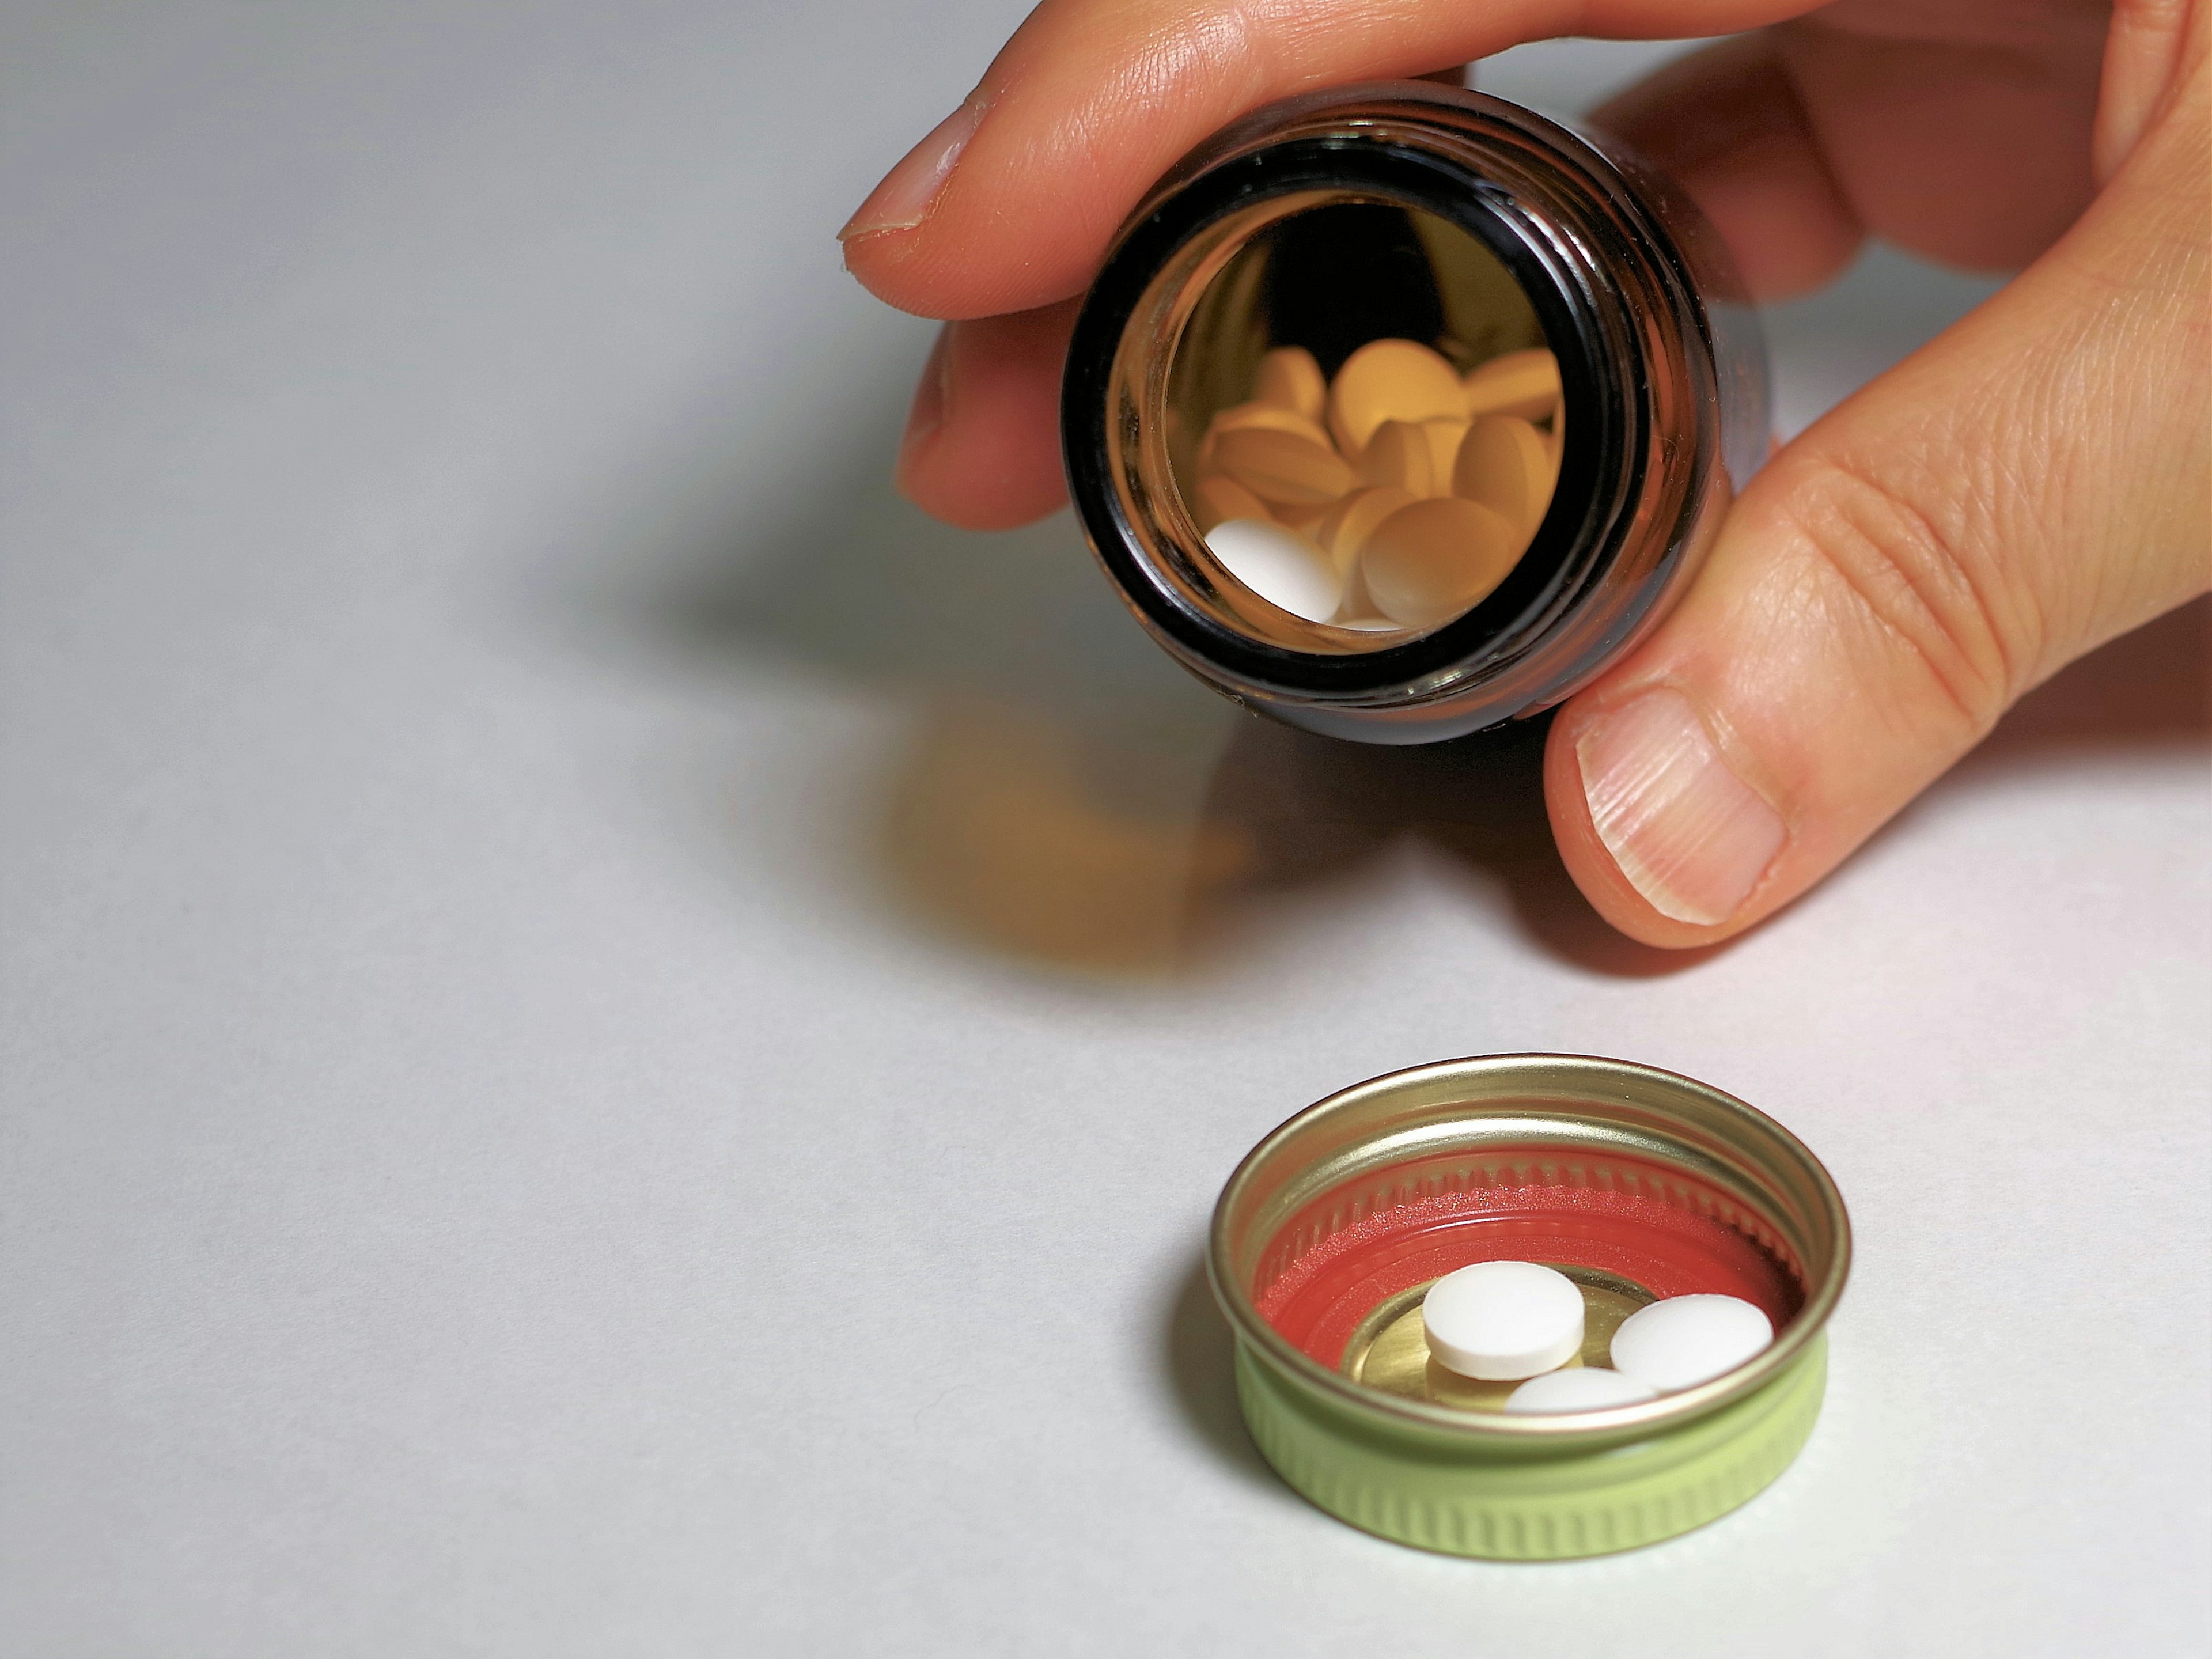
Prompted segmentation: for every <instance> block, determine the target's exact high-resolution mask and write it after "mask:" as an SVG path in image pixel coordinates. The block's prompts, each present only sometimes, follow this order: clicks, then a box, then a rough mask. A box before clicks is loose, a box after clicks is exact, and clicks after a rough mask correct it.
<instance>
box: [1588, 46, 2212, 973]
mask: <svg viewBox="0 0 2212 1659" xmlns="http://www.w3.org/2000/svg"><path fill="white" fill-rule="evenodd" d="M2191 78H2192V80H2193V82H2194V85H2193V86H2191V88H2189V89H2188V90H2186V91H2185V92H2184V93H2183V94H2182V96H2181V97H2180V98H2179V99H2178V100H2176V101H2175V103H2174V105H2173V106H2170V108H2169V110H2168V112H2167V118H2166V119H2165V120H2163V121H2161V122H2160V123H2159V124H2158V125H2157V126H2155V127H2154V129H2153V130H2152V131H2148V132H2147V133H2145V134H2144V135H2143V137H2142V141H2141V142H2140V143H2138V144H2137V146H2136V149H2135V150H2134V152H2133V154H2132V155H2130V158H2129V160H2128V161H2127V164H2126V165H2125V166H2124V167H2123V168H2122V170H2121V172H2120V173H2119V174H2118V176H2117V177H2116V178H2115V179H2113V180H2112V184H2111V185H2108V186H2107V188H2106V191H2104V193H2103V194H2102V195H2101V196H2100V197H2099V198H2098V200H2097V201H2096V202H2095V203H2094V204H2092V206H2091V208H2090V210H2089V211H2088V212H2087V214H2086V215H2085V216H2083V218H2082V219H2081V222H2079V223H2078V224H2076V225H2075V228H2073V229H2072V230H2071V231H2069V233H2068V234H2067V235H2066V237H2065V238H2064V239H2063V240H2061V241H2060V242H2059V243H2058V244H2057V246H2054V247H2053V248H2052V249H2051V251H2050V252H2047V253H2046V254H2045V256H2044V257H2043V258H2041V259H2040V260H2039V261H2038V262H2037V263H2036V264H2035V265H2033V267H2031V268H2030V269H2029V270H2027V272H2025V273H2024V274H2022V275H2021V276H2020V277H2019V278H2017V279H2016V280H2015V282H2013V283H2011V284H2010V285H2008V287H2007V288H2006V289H2004V290H2003V291H2002V293H2000V294H1998V295H1996V296H1995V297H1994V298H1992V299H1991V300H1990V301H1988V302H1987V303H1986V304H1984V306H1983V307H1980V308H1979V309H1978V311H1976V312H1975V313H1973V314H1972V315H1971V316H1969V317H1967V318H1966V319H1964V320H1963V321H1962V322H1960V324H1959V325H1956V326H1955V327H1954V328H1953V329H1951V330H1950V331H1948V332H1947V333H1945V334H1944V335H1942V337H1939V338H1937V339H1936V341H1934V342H1933V343H1930V344H1929V346H1928V347H1926V348H1925V349H1923V350H1921V351H1920V352H1918V353H1917V354H1916V355H1915V356H1913V357H1911V358H1910V359H1908V360H1907V361H1906V362H1904V363H1903V364H1901V365H1899V367H1898V368H1896V369H1894V370H1893V371H1892V372H1891V373H1889V374H1886V375H1884V376H1882V377H1881V379H1879V380H1876V381H1875V382H1874V383H1873V384H1872V385H1870V386H1868V387H1867V388H1866V389H1865V390H1864V391H1863V392H1860V393H1859V394H1858V395H1857V396H1856V397H1854V398H1851V399H1850V400H1849V401H1848V402H1846V403H1845V404H1842V405H1841V406H1839V407H1838V409H1837V410H1834V411H1833V412H1832V414H1830V415H1829V416H1827V417H1826V418H1825V419H1823V420H1822V421H1821V422H1819V423H1818V424H1817V425H1815V426H1814V427H1813V428H1810V429H1809V430H1808V431H1807V432H1806V433H1805V434H1804V435H1803V436H1802V437H1801V438H1800V439H1799V440H1798V441H1796V443H1794V444H1792V445H1790V447H1788V448H1787V449H1785V450H1784V451H1783V452H1782V453H1780V454H1779V455H1778V456H1777V457H1776V459H1774V460H1773V461H1772V462H1771V463H1770V464H1769V465H1767V466H1766V467H1765V470H1764V471H1761V472H1760V473H1759V475H1758V477H1756V478H1754V479H1753V481H1752V483H1751V484H1750V485H1749V487H1748V488H1747V489H1746V491H1745V493H1744V495H1743V496H1742V497H1741V499H1740V500H1739V501H1737V502H1736V503H1735V507H1733V509H1732V510H1731V511H1730V513H1729V518H1728V520H1727V522H1726V523H1725V524H1724V525H1723V528H1722V532H1721V534H1720V536H1719V538H1718V539H1717V542H1716V544H1715V546H1714V548H1713V550H1712V552H1711V556H1710V558H1709V561H1708V562H1707V564H1706V566H1705V568H1704V569H1703V570H1702V571H1701V572H1700V573H1699V577H1698V580H1696V582H1695V583H1694V584H1693V586H1692V589H1691V591H1690V592H1688V593H1687V594H1686V596H1685V598H1684V599H1683V602H1682V604H1681V605H1680V606H1679V607H1678V608H1677V609H1676V610H1675V611H1674V612H1673V613H1672V614H1671V615H1670V616H1669V617H1668V618H1667V619H1666V621H1665V622H1664V623H1662V624H1661V625H1660V627H1659V628H1658V629H1656V630H1655V632H1654V633H1653V635H1652V636H1651V638H1650V640H1649V641H1646V642H1645V643H1644V645H1642V646H1641V647H1638V649H1637V650H1636V651H1635V652H1634V653H1632V655H1631V656H1630V657H1629V659H1627V660H1626V661H1625V662H1623V663H1622V664H1620V665H1619V666H1617V667H1616V668H1614V669H1613V670H1611V671H1608V672H1607V674H1605V675H1604V676H1603V677H1601V678H1600V679H1599V680H1598V681H1596V682H1595V684H1592V685H1591V686H1589V688H1588V689H1586V690H1583V692H1582V693H1580V694H1579V695H1578V696H1576V697H1575V698H1574V699H1573V700H1572V701H1571V702H1570V703H1569V704H1568V705H1567V707H1566V708H1565V709H1564V710H1563V711H1562V712H1561V714H1560V716H1559V719H1558V720H1557V721H1555V722H1554V724H1553V730H1552V733H1551V737H1550V739H1549V746H1548V749H1547V755H1546V763H1545V788H1546V794H1547V800H1548V802H1549V805H1550V809H1551V816H1552V822H1553V829H1554V831H1555V833H1556V834H1557V836H1558V837H1559V847H1560V851H1561V854H1562V855H1563V857H1564V858H1565V861H1566V864H1567V866H1568V868H1569V870H1570V871H1571V872H1572V874H1573V876H1574V878H1575V880H1576V882H1577V884H1579V885H1580V886H1581V888H1582V889H1583V892H1584V893H1586V894H1587V895H1588V896H1589V898H1590V900H1591V902H1593V903H1594V904H1595V905H1596V907H1597V908H1598V909H1599V910H1600V911H1601V912H1602V913H1603V914H1604V915H1605V916H1606V918H1607V920H1608V921H1611V922H1612V923H1613V925H1614V926H1615V927H1619V928H1620V929H1621V930H1622V931H1623V932H1624V933H1629V934H1631V935H1632V936H1634V937H1635V938H1637V939H1643V940H1644V941H1646V942H1647V943H1650V944H1654V945H1704V944H1710V943H1712V942H1714V941H1716V940H1718V939H1725V938H1727V937H1729V935H1730V934H1732V933H1737V932H1740V931H1741V930H1742V929H1743V928H1745V927H1749V926H1751V925H1752V924H1753V923H1754V922H1756V921H1759V920H1760V919H1761V918H1762V917H1765V916H1766V915H1770V914H1771V913H1772V912H1773V911H1774V910H1776V909H1778V908H1780V907H1781V906H1782V905H1784V904H1786V903H1788V902H1790V900H1791V899H1793V898H1795V897H1796V896H1797V895H1798V894H1800V893H1802V892H1803V891H1804V890H1806V889H1807V888H1808V887H1810V886H1812V885H1813V884H1814V883H1815V882H1817V881H1819V880H1820V878H1821V877H1823V876H1825V875H1826V873H1827V872H1829V871H1830V870H1832V869H1833V868H1834V867H1835V866H1837V865H1838V863H1840V862H1841V861H1842V860H1844V858H1845V857H1846V856H1848V855H1849V854H1850V852H1851V851H1852V849H1853V848H1856V847H1857V846H1858V844H1859V843H1860V842H1863V840H1865V839H1866V837H1867V836H1869V835H1870V834H1872V833H1873V832H1874V830H1875V829H1877V828H1878V827H1880V825H1881V823H1883V822H1884V820H1886V819H1887V818H1888V817H1890V815H1891V814H1893V812H1895V811H1897V810H1898V809H1899V807H1901V806H1903V805H1905V803H1906V802H1907V801H1909V800H1911V799H1912V797H1913V796H1914V795H1916V794H1917V793H1919V791H1920V790H1921V789H1923V788H1924V787H1926V786H1927V785H1928V784H1929V782H1931V781H1934V780H1935V779H1936V777H1937V776H1939V775H1941V774H1942V772H1943V771H1944V770H1945V769H1947V768H1948V767H1949V766H1950V765H1951V764H1952V763H1953V762H1954V761H1956V760H1957V759H1958V758H1959V757H1960V756H1961V755H1963V754H1964V753H1965V752H1966V750H1968V749H1970V748H1972V746H1973V745H1974V744H1976V743H1977V742H1978V741H1979V740H1980V738H1982V736H1983V735H1984V733H1985V732H1988V730H1989V729H1990V726H1992V725H1993V724H1994V723H1995V722H1996V719H1997V717H1998V715H2000V714H2002V713H2003V711H2004V710H2005V708H2007V707H2008V706H2009V705H2010V704H2011V703H2012V702H2013V701H2014V700H2015V699H2016V698H2017V697H2018V696H2020V695H2021V693H2023V692H2025V691H2026V690H2028V689H2030V688H2031V687H2032V686H2033V685H2034V684H2037V683H2038V682H2039V681H2040V680H2042V679H2045V678H2047V677H2049V676H2050V675H2051V674H2052V673H2054V672H2056V671H2057V670H2058V669H2059V668H2060V667H2062V666H2063V665H2065V663H2067V662H2068V661H2069V660H2070V659H2072V658H2074V657H2075V656H2078V655H2080V654H2081V653H2083V652H2085V651H2087V650H2089V649H2090V648H2092V647H2094V646H2096V645H2099V644H2100V643H2102V642H2103V641H2105V640H2106V639H2109V638H2111V637H2112V635H2116V634H2118V633H2120V632H2122V631H2124V630H2125V629H2129V628H2132V627H2134V626H2136V624H2137V623H2142V622H2145V621H2148V619H2149V618H2150V617H2154V616H2155V615H2157V614H2158V613H2159V612H2160V611H2163V610H2166V609H2167V608H2168V607H2170V606H2172V605H2178V604H2180V603H2181V602H2183V601H2184V600H2185V599H2188V598H2190V597H2191V596H2192V595H2193V594H2195V593H2197V592H2202V591H2203V590H2204V589H2205V587H2207V586H2212V532H2208V523H2212V339H2209V338H2208V335H2212V305H2209V304H2208V298H2209V297H2212V296H2209V295H2208V285H2207V248H2208V244H2212V226H2208V218H2212V214H2208V210H2207V203H2208V200H2212V192H2207V191H2204V190H2203V187H2202V185H2203V179H2205V178H2207V177H2208V176H2212V155H2208V149H2212V144H2208V142H2207V133H2208V122H2207V120H2206V113H2207V105H2208V101H2212V100H2209V99H2208V94H2209V93H2212V87H2208V83H2207V81H2206V77H2205V76H2203V75H2202V74H2199V75H2197V76H2193V77H2191Z"/></svg>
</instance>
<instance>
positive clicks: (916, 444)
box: [898, 323, 952, 475]
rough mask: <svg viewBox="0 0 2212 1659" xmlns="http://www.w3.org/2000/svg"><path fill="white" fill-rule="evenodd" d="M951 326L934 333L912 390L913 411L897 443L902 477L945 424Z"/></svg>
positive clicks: (948, 389) (908, 416) (948, 387)
mask: <svg viewBox="0 0 2212 1659" xmlns="http://www.w3.org/2000/svg"><path fill="white" fill-rule="evenodd" d="M951 341H952V325H951V324H950V323H947V324H945V326H944V327H942V328H940V329H939V330H938V331H937V343H936V344H935V345H934V346H933V347H931V348H930V352H929V361H928V362H926V363H924V364H923V365H922V368H921V383H920V384H919V385H918V386H915V389H914V407H913V408H911V409H909V410H908V411H907V416H906V431H905V433H904V435H902V436H901V437H900V439H899V453H898V471H899V472H900V473H901V474H902V475H903V474H904V473H905V471H906V469H907V467H908V465H910V464H911V463H912V462H913V460H914V458H915V454H916V453H917V452H919V451H920V450H921V447H922V446H923V445H924V444H925V443H927V442H928V441H929V440H930V438H931V437H933V435H935V434H936V431H937V428H939V427H940V426H943V425H944V424H945V409H946V407H947V404H948V400H949V398H950V395H951V392H950V386H949V385H948V376H947V374H946V370H947V368H949V366H950V363H951V349H950V347H951Z"/></svg>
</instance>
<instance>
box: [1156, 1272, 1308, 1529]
mask: <svg viewBox="0 0 2212 1659" xmlns="http://www.w3.org/2000/svg"><path fill="white" fill-rule="evenodd" d="M1165 1304H1166V1314H1165V1317H1164V1320H1163V1321H1162V1323H1161V1328H1160V1334H1159V1346H1158V1356H1159V1363H1160V1370H1161V1375H1162V1380H1163V1381H1164V1384H1165V1386H1166V1391H1167V1393H1168V1395H1169V1396H1170V1398H1171V1399H1172V1400H1173V1401H1175V1404H1176V1409H1177V1411H1178V1412H1179V1413H1181V1415H1182V1419H1183V1421H1184V1423H1185V1425H1187V1426H1188V1428H1189V1429H1190V1430H1191V1431H1192V1432H1193V1433H1194V1435H1195V1436H1196V1437H1197V1438H1198V1440H1199V1442H1200V1444H1202V1445H1203V1446H1204V1447H1205V1448H1206V1450H1207V1451H1208V1452H1209V1453H1211V1454H1212V1455H1214V1456H1215V1457H1217V1458H1218V1459H1219V1460H1220V1461H1221V1462H1223V1463H1224V1464H1225V1465H1226V1466H1227V1467H1228V1468H1230V1469H1231V1470H1232V1471H1233V1472H1234V1473H1236V1474H1238V1475H1241V1476H1243V1478H1245V1479H1246V1480H1250V1481H1252V1482H1254V1483H1255V1484H1256V1485H1259V1486H1265V1487H1267V1489H1268V1490H1270V1491H1272V1492H1279V1493H1281V1494H1282V1496H1283V1497H1285V1498H1289V1497H1290V1496H1291V1491H1290V1488H1289V1487H1287V1486H1284V1485H1283V1484H1282V1482H1281V1481H1279V1480H1277V1479H1276V1476H1275V1472H1274V1471H1273V1469H1271V1468H1268V1467H1267V1461H1266V1460H1265V1459H1264V1458H1262V1457H1261V1455H1260V1450H1259V1448H1258V1447H1256V1446H1255V1445H1254V1444H1253V1443H1252V1437H1251V1435H1250V1434H1249V1433H1248V1432H1247V1431H1246V1430H1245V1427H1244V1410H1243V1407H1242V1406H1240V1405H1239V1404H1238V1403H1237V1341H1236V1338H1235V1337H1233V1336H1232V1335H1231V1334H1230V1330H1229V1326H1228V1322H1226V1321H1225V1320H1224V1319H1223V1318H1222V1316H1221V1310H1220V1309H1218V1307H1216V1306H1215V1305H1214V1302H1213V1291H1212V1286H1210V1285H1208V1284H1207V1283H1206V1263H1205V1262H1204V1261H1202V1260H1195V1259H1194V1260H1193V1261H1189V1262H1188V1264H1187V1265H1186V1266H1185V1267H1183V1269H1182V1273H1181V1274H1180V1275H1179V1276H1178V1277H1177V1278H1176V1280H1175V1281H1174V1284H1173V1286H1172V1288H1171V1290H1170V1292H1169V1294H1168V1296H1167V1297H1166V1299H1165Z"/></svg>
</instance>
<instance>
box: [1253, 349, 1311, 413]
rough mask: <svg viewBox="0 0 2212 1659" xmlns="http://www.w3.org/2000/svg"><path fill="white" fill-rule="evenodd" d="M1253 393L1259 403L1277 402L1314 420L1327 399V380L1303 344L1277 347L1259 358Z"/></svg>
mask: <svg viewBox="0 0 2212 1659" xmlns="http://www.w3.org/2000/svg"><path fill="white" fill-rule="evenodd" d="M1252 396H1253V398H1255V400H1256V401H1258V402H1261V403H1267V404H1281V405H1282V406H1283V407H1284V408H1285V409H1295V410H1297V411H1298V413H1299V414H1301V415H1305V416H1311V417H1312V418H1313V419H1315V420H1316V421H1317V420H1319V419H1320V418H1321V411H1322V405H1323V404H1326V403H1328V380H1327V379H1326V378H1324V377H1323V375H1322V372H1321V365H1320V364H1319V363H1317V362H1315V361H1314V355H1313V353H1312V352H1310V351H1308V350H1307V349H1305V348H1304V346H1277V347H1276V348H1275V349H1273V351H1270V352H1268V353H1267V355H1266V356H1263V357H1261V359H1260V367H1259V368H1258V370H1257V371H1256V372H1255V374H1253V376H1252Z"/></svg>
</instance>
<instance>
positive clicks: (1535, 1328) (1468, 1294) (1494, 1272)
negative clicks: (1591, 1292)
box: [1421, 1261, 1583, 1383]
mask: <svg viewBox="0 0 2212 1659" xmlns="http://www.w3.org/2000/svg"><path fill="white" fill-rule="evenodd" d="M1421 1326H1422V1328H1423V1329H1424V1330H1425V1332H1426V1333H1427V1334H1428V1340H1429V1357H1430V1358H1432V1359H1434V1360H1435V1361H1436V1362H1437V1364H1440V1365H1443V1366H1444V1367H1445V1368H1446V1369H1447V1370H1455V1371H1457V1372H1458V1373H1459V1374H1460V1375H1461V1376H1472V1377H1475V1378H1478V1379H1480V1380H1481V1381H1484V1382H1491V1383H1508V1382H1511V1381H1512V1380H1513V1379H1515V1378H1516V1377H1522V1376H1535V1375H1536V1373H1537V1372H1539V1371H1548V1370H1552V1369H1553V1368H1554V1367H1555V1366H1559V1365H1564V1364H1566V1363H1567V1361H1569V1360H1570V1359H1572V1358H1574V1357H1575V1352H1576V1350H1577V1349H1578V1348H1580V1347H1581V1346H1582V1345H1583V1293H1582V1291H1579V1290H1577V1288H1576V1286H1575V1281H1574V1280H1573V1279H1569V1278H1568V1277H1567V1276H1566V1275H1565V1273H1560V1272H1559V1270H1558V1269H1557V1268H1553V1267H1540V1266H1538V1265H1537V1264H1536V1263H1535V1262H1534V1261H1478V1262H1476V1263H1475V1264H1474V1266H1473V1267H1462V1268H1461V1269H1460V1270H1459V1271H1458V1272H1457V1273H1446V1274H1445V1275H1444V1276H1443V1278H1442V1279H1438V1280H1437V1282H1436V1283H1435V1284H1433V1285H1430V1286H1429V1293H1428V1295H1427V1297H1425V1298H1424V1299H1423V1301H1422V1303H1421Z"/></svg>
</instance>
